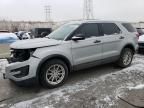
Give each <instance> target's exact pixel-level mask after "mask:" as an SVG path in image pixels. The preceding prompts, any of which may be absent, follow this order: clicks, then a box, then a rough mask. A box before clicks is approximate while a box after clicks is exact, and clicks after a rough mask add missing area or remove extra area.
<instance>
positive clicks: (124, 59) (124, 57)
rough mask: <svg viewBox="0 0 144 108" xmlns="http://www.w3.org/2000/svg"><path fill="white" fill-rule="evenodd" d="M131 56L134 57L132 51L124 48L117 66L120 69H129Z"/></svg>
mask: <svg viewBox="0 0 144 108" xmlns="http://www.w3.org/2000/svg"><path fill="white" fill-rule="evenodd" d="M133 55H134V52H133V51H132V49H130V48H124V49H123V50H122V52H121V55H120V58H119V60H118V62H117V64H118V66H120V67H122V68H126V67H129V66H130V65H131V63H132V60H133Z"/></svg>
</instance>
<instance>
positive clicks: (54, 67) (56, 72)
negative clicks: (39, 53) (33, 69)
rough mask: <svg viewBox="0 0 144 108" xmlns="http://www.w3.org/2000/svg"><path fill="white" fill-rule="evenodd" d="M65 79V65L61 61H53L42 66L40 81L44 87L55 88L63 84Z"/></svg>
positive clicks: (66, 75) (66, 71)
mask: <svg viewBox="0 0 144 108" xmlns="http://www.w3.org/2000/svg"><path fill="white" fill-rule="evenodd" d="M67 77H68V67H67V65H66V64H65V63H64V62H63V61H61V60H58V59H53V60H50V61H48V62H46V63H45V65H44V66H43V68H42V71H41V75H40V81H41V84H42V85H43V86H44V87H47V88H55V87H58V86H61V85H62V84H64V82H65V80H66V79H67Z"/></svg>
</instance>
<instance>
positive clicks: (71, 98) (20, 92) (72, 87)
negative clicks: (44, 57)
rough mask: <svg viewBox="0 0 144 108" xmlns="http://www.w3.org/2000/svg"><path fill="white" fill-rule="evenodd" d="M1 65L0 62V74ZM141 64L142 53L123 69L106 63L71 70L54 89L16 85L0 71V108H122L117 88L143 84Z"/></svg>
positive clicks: (4, 62) (142, 63)
mask: <svg viewBox="0 0 144 108" xmlns="http://www.w3.org/2000/svg"><path fill="white" fill-rule="evenodd" d="M5 64H6V61H3V62H1V65H0V66H1V70H0V73H3V72H5V71H4V66H5ZM143 65H144V55H136V56H135V58H134V61H133V63H132V65H131V66H130V67H128V68H126V69H121V68H118V67H116V66H114V64H106V65H102V66H96V67H94V68H90V69H86V70H82V71H78V72H74V73H72V74H70V75H69V78H68V81H67V82H66V83H65V85H63V86H62V87H59V88H56V89H44V88H43V87H41V86H37V87H28V88H27V87H18V86H16V85H15V84H13V83H12V82H10V81H9V80H4V79H3V78H2V74H0V108H9V107H11V108H116V107H118V106H119V108H123V106H122V105H123V104H125V102H119V101H120V99H119V98H118V95H119V94H120V92H119V91H120V89H121V88H123V87H128V86H135V85H138V84H142V83H144V66H143ZM127 108H132V107H127Z"/></svg>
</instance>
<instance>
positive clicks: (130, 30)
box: [122, 23, 136, 32]
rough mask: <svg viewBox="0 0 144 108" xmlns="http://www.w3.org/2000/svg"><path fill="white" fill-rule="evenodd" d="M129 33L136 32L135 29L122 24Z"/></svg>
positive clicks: (129, 25)
mask: <svg viewBox="0 0 144 108" xmlns="http://www.w3.org/2000/svg"><path fill="white" fill-rule="evenodd" d="M122 25H123V26H124V27H125V28H126V29H127V30H128V31H129V32H136V29H135V28H134V27H133V26H132V25H131V24H130V23H123V24H122Z"/></svg>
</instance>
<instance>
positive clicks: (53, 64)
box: [4, 20, 138, 88]
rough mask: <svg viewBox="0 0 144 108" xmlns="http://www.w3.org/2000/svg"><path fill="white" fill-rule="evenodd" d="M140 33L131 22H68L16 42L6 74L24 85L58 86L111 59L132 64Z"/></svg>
mask: <svg viewBox="0 0 144 108" xmlns="http://www.w3.org/2000/svg"><path fill="white" fill-rule="evenodd" d="M136 33H137V32H136V29H135V28H134V27H133V26H132V25H131V24H129V23H127V22H116V21H95V20H94V21H78V22H72V23H68V24H66V25H63V26H62V27H60V28H58V29H57V30H55V31H54V32H52V33H51V34H49V35H48V36H47V37H45V38H38V39H31V40H22V41H19V42H16V43H13V44H12V45H11V51H12V52H11V54H12V57H11V58H10V59H9V65H7V67H6V73H5V74H4V78H8V79H11V80H13V81H14V82H16V83H17V84H21V85H24V84H30V83H31V82H35V83H36V82H38V83H40V84H42V85H43V86H45V87H48V88H55V87H58V86H60V85H62V84H63V83H64V82H65V81H66V79H67V78H68V74H69V73H70V72H72V71H76V70H80V69H85V68H89V67H93V66H96V65H100V64H105V63H110V62H115V63H116V64H117V65H119V66H120V67H123V68H125V67H128V66H130V65H131V62H132V60H133V55H134V54H135V52H136V50H137V48H138V37H137V34H136Z"/></svg>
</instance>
